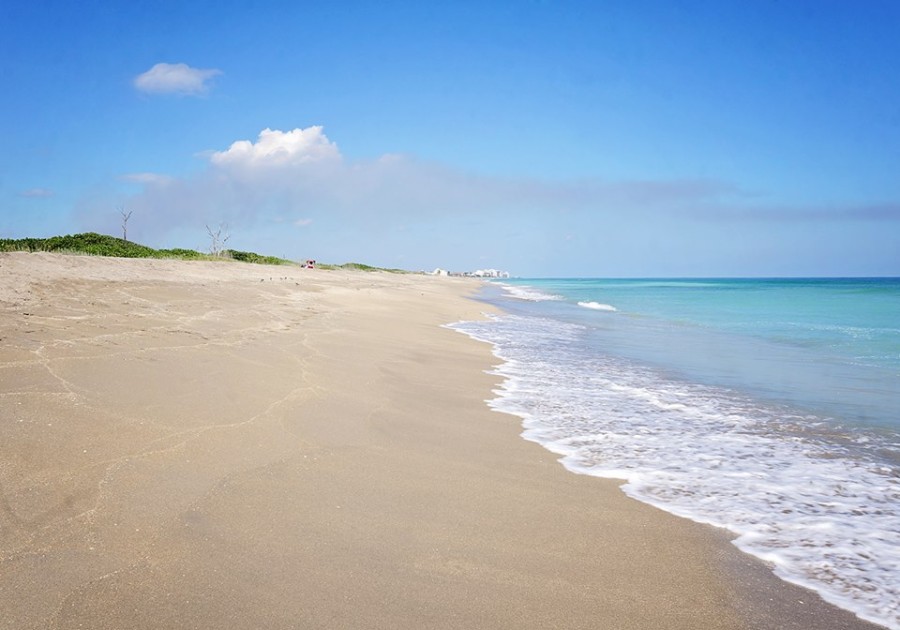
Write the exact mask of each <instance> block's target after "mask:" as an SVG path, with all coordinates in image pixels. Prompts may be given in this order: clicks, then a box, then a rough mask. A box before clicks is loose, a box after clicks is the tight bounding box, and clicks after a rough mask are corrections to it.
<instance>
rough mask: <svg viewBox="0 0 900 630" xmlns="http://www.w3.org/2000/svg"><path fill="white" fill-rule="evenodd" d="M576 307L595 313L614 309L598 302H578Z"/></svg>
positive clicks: (614, 308)
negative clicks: (588, 309)
mask: <svg viewBox="0 0 900 630" xmlns="http://www.w3.org/2000/svg"><path fill="white" fill-rule="evenodd" d="M578 306H581V307H583V308H590V309H593V310H595V311H615V310H616V307H615V306H611V305H609V304H601V303H600V302H579V303H578Z"/></svg>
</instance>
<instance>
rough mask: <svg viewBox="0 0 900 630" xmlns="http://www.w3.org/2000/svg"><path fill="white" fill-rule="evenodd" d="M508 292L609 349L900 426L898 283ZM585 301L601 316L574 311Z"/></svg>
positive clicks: (748, 282)
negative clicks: (579, 327) (580, 327)
mask: <svg viewBox="0 0 900 630" xmlns="http://www.w3.org/2000/svg"><path fill="white" fill-rule="evenodd" d="M508 286H509V287H510V288H513V287H530V288H531V289H532V290H535V291H536V292H539V293H536V296H532V297H538V298H540V297H541V296H546V297H551V296H552V297H557V298H562V299H561V300H541V299H538V300H522V299H518V300H515V301H516V302H519V303H521V302H526V303H528V302H530V306H531V307H532V309H531V310H532V312H539V313H540V312H543V313H544V314H552V315H553V316H556V317H560V318H562V319H566V320H567V321H572V322H577V323H582V324H585V325H587V326H592V327H594V328H595V329H596V330H595V333H594V336H595V339H594V342H595V343H597V344H598V345H602V347H603V349H604V350H605V351H608V352H616V353H618V354H620V355H622V356H626V357H630V358H634V359H638V360H643V361H647V362H650V363H653V364H655V365H657V366H659V367H663V368H668V369H670V370H673V371H676V372H679V373H681V374H682V375H683V376H685V377H687V378H693V379H696V380H698V381H700V382H703V383H707V384H719V385H723V386H728V387H734V388H737V389H739V390H743V391H746V392H747V393H750V394H753V395H757V396H760V397H763V398H767V399H771V400H772V401H774V402H789V403H792V404H795V405H798V406H800V407H802V408H805V409H808V410H810V411H814V412H817V413H820V414H823V415H825V416H828V417H832V418H833V420H834V421H835V422H840V423H850V424H874V425H881V426H886V427H900V385H898V383H900V279H897V278H872V279H762V280H760V279H737V280H734V279H728V280H716V279H709V280H706V279H704V280H585V279H575V280H547V279H540V280H515V281H510V282H509V283H508ZM510 295H511V296H516V295H523V294H522V293H521V291H520V292H518V293H511V294H510ZM525 295H526V297H527V294H525ZM538 302H541V304H538ZM579 303H580V304H582V305H586V304H589V305H592V306H595V308H594V309H591V308H586V307H584V306H582V307H581V308H571V307H572V306H577V305H578V304H579ZM592 303H593V304H592ZM518 307H519V308H521V304H519V305H518ZM567 307H568V308H567ZM596 307H601V308H603V310H597V308H596ZM605 307H609V308H614V309H615V311H611V310H605ZM535 309H538V310H535ZM613 312H614V313H616V316H615V317H610V316H609V313H613Z"/></svg>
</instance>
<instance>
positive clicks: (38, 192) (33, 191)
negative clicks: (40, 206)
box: [19, 188, 53, 199]
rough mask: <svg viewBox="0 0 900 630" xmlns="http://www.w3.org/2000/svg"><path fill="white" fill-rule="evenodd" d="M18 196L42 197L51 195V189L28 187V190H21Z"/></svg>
mask: <svg viewBox="0 0 900 630" xmlns="http://www.w3.org/2000/svg"><path fill="white" fill-rule="evenodd" d="M19 196H20V197H30V198H33V199H40V198H42V197H52V196H53V191H52V190H49V189H47V188H29V189H28V190H23V191H22V192H20V193H19Z"/></svg>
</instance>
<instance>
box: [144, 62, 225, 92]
mask: <svg viewBox="0 0 900 630" xmlns="http://www.w3.org/2000/svg"><path fill="white" fill-rule="evenodd" d="M220 74H222V71H221V70H216V69H214V68H209V69H201V68H192V67H190V66H189V65H187V64H184V63H174V64H173V63H158V64H156V65H155V66H153V67H152V68H150V69H149V70H147V71H146V72H144V73H142V74H139V75H138V76H136V77H135V78H134V87H135V88H136V89H137V90H139V91H141V92H144V93H146V94H181V95H186V96H200V95H203V94H206V93H207V92H208V91H209V87H210V82H211V80H212V78H213V77H215V76H218V75H220Z"/></svg>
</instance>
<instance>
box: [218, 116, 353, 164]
mask: <svg viewBox="0 0 900 630" xmlns="http://www.w3.org/2000/svg"><path fill="white" fill-rule="evenodd" d="M340 158H341V153H340V151H338V148H337V145H336V144H335V143H333V142H332V141H331V140H329V139H328V137H327V136H326V135H325V134H324V133H323V132H322V127H321V126H313V127H307V128H306V129H294V130H292V131H286V132H285V131H279V130H277V129H275V130H272V129H268V128H267V129H263V130H262V131H260V132H259V138H258V140H257V142H256V144H254V143H252V142H250V141H249V140H238V141H237V142H235V143H233V144H232V145H231V146H230V147H229V148H228V149H227V150H225V151H216V152H214V153H213V154H212V155H211V156H210V158H209V160H210V162H212V163H213V164H214V165H216V166H222V167H229V168H235V169H241V168H267V167H273V166H285V165H297V164H304V163H309V162H322V161H329V160H340Z"/></svg>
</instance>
